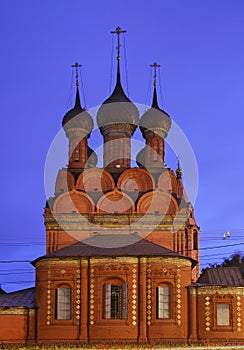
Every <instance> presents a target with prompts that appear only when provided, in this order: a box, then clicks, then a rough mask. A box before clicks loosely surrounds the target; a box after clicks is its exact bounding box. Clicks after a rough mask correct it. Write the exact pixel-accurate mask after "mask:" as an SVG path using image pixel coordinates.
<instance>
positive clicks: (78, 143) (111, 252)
mask: <svg viewBox="0 0 244 350" xmlns="http://www.w3.org/2000/svg"><path fill="white" fill-rule="evenodd" d="M115 33H116V34H118V48H117V49H118V56H117V77H116V82H115V88H114V90H113V92H112V94H111V96H109V97H108V98H107V99H106V101H104V102H103V103H102V105H101V106H100V108H99V110H98V112H97V116H96V118H97V125H98V127H99V129H100V132H101V134H102V136H103V164H104V165H103V167H102V168H99V167H97V166H96V164H97V155H96V154H95V152H94V151H93V150H92V149H91V148H90V147H89V137H90V135H91V133H92V132H93V128H94V123H93V119H92V117H91V116H90V115H89V113H88V111H86V110H84V109H83V108H82V106H81V102H80V94H79V86H78V80H77V88H76V98H75V103H74V107H73V108H72V109H71V110H70V111H69V112H68V113H66V115H65V116H64V118H63V120H62V126H63V129H64V131H65V133H66V136H67V138H68V141H69V155H68V166H67V168H63V169H60V170H59V172H58V175H57V179H56V186H55V194H54V197H52V198H49V199H48V201H47V205H46V208H45V214H44V218H45V227H46V255H44V256H41V257H39V258H37V259H36V260H35V261H33V262H32V264H33V265H34V266H35V269H36V284H35V287H33V288H30V289H25V290H19V291H16V292H12V293H5V292H4V291H3V290H0V342H1V343H3V344H4V343H6V344H12V343H18V344H20V343H21V344H25V345H28V344H52V343H55V344H58V343H62V344H65V343H66V344H95V343H150V342H152V343H162V344H163V343H187V342H191V343H194V342H195V343H203V342H209V343H226V342H229V343H244V325H243V323H244V308H243V304H244V280H243V279H242V276H241V273H240V271H239V269H238V268H221V269H207V270H206V271H205V272H204V273H203V274H202V275H201V276H200V266H199V227H198V225H197V223H196V220H195V217H194V210H193V207H192V205H191V203H190V202H189V201H188V199H187V195H186V193H185V190H184V186H183V182H182V170H181V168H180V165H178V168H177V169H176V171H173V170H172V169H169V168H167V167H166V165H165V159H164V158H165V157H164V153H165V152H164V149H165V147H164V146H165V145H164V143H165V138H166V137H167V134H168V132H169V130H170V127H171V118H170V116H169V115H168V114H167V113H166V112H165V111H164V110H163V109H161V108H160V107H159V104H158V99H157V86H156V78H155V80H154V91H153V96H152V105H151V107H150V108H148V110H147V111H146V112H144V113H143V114H142V115H141V116H139V111H138V109H137V107H136V105H135V104H134V103H133V102H132V101H131V100H130V99H129V98H128V97H127V95H126V93H125V92H124V89H123V87H122V84H121V79H120V43H119V37H120V33H121V30H120V28H117V29H116V31H115ZM77 67H78V65H76V68H77ZM154 68H155V70H156V64H154ZM138 127H139V129H140V131H141V133H142V136H143V138H144V139H145V147H144V148H143V149H142V150H141V151H140V152H139V154H138V155H137V166H136V167H131V140H132V136H133V133H134V132H135V130H136V128H138Z"/></svg>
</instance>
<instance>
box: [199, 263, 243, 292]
mask: <svg viewBox="0 0 244 350" xmlns="http://www.w3.org/2000/svg"><path fill="white" fill-rule="evenodd" d="M197 282H198V283H202V284H207V285H219V286H235V287H244V279H243V278H242V275H241V271H240V269H239V267H211V268H207V269H206V270H204V272H203V273H202V275H201V276H200V277H199V279H198V281H197Z"/></svg>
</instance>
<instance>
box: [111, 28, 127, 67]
mask: <svg viewBox="0 0 244 350" xmlns="http://www.w3.org/2000/svg"><path fill="white" fill-rule="evenodd" d="M121 33H126V30H122V29H121V28H120V27H117V28H116V29H115V30H114V31H112V32H111V34H117V35H118V46H117V47H116V49H117V60H118V61H119V60H120V47H121V44H120V34H121Z"/></svg>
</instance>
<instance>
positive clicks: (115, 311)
mask: <svg viewBox="0 0 244 350" xmlns="http://www.w3.org/2000/svg"><path fill="white" fill-rule="evenodd" d="M103 298H104V318H105V319H126V318H127V284H126V283H123V284H122V285H121V286H120V285H114V284H109V283H106V284H105V285H104V296H103Z"/></svg>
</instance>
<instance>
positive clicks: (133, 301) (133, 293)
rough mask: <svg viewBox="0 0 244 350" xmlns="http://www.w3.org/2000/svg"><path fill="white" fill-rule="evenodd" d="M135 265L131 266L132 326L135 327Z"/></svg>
mask: <svg viewBox="0 0 244 350" xmlns="http://www.w3.org/2000/svg"><path fill="white" fill-rule="evenodd" d="M136 266H137V265H136V264H133V268H132V325H133V326H136V307H137V303H136V294H137V290H136V289H137V279H136V277H137V274H136V272H137V270H136Z"/></svg>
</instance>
